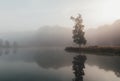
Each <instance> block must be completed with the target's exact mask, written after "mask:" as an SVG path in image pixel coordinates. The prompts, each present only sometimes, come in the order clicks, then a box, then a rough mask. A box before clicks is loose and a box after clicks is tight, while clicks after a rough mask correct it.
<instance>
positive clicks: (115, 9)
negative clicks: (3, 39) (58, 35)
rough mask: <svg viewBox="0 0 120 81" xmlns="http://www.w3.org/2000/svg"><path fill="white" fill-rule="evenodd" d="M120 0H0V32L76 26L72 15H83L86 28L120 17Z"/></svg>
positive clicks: (108, 22)
mask: <svg viewBox="0 0 120 81" xmlns="http://www.w3.org/2000/svg"><path fill="white" fill-rule="evenodd" d="M119 3H120V0H0V32H12V31H27V30H37V29H39V28H40V27H42V26H46V25H48V26H55V25H58V26H63V27H68V28H69V27H70V28H71V27H73V25H74V22H73V21H72V20H70V16H75V17H76V16H77V14H78V13H80V14H81V15H82V18H83V24H84V25H85V28H86V29H87V28H96V27H99V26H101V25H104V24H111V23H113V22H114V21H115V20H118V19H120V9H119V8H120V5H119Z"/></svg>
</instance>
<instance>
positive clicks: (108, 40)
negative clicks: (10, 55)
mask: <svg viewBox="0 0 120 81" xmlns="http://www.w3.org/2000/svg"><path fill="white" fill-rule="evenodd" d="M72 30H73V29H72V28H67V27H62V26H43V27H40V28H39V29H37V30H35V31H34V30H33V31H25V32H14V33H13V32H12V33H3V34H1V35H0V37H1V39H3V40H8V41H9V42H11V43H12V42H14V41H16V42H17V43H18V44H19V46H21V47H41V46H43V47H44V46H64V47H65V46H76V45H75V44H74V43H73V39H72ZM119 31H120V20H117V21H115V22H114V23H112V24H110V25H103V26H99V27H98V28H91V29H88V30H85V37H86V39H87V45H102V46H119V45H120V33H119Z"/></svg>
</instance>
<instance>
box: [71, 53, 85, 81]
mask: <svg viewBox="0 0 120 81" xmlns="http://www.w3.org/2000/svg"><path fill="white" fill-rule="evenodd" d="M86 59H87V57H86V56H85V55H77V56H75V57H74V58H73V62H72V63H73V70H74V72H73V73H74V75H75V78H74V79H73V81H83V76H84V75H85V73H84V68H85V61H86Z"/></svg>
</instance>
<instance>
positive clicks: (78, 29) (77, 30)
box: [71, 14, 87, 47]
mask: <svg viewBox="0 0 120 81" xmlns="http://www.w3.org/2000/svg"><path fill="white" fill-rule="evenodd" d="M71 19H72V20H73V21H74V22H75V25H74V30H73V42H74V43H76V44H78V45H79V47H81V45H85V44H86V42H87V41H86V39H85V37H84V34H85V32H84V31H83V29H84V25H83V24H82V22H83V20H82V17H81V15H80V14H79V15H78V17H76V18H75V17H73V16H71Z"/></svg>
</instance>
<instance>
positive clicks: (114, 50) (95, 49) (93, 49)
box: [65, 46, 120, 55]
mask: <svg viewBox="0 0 120 81" xmlns="http://www.w3.org/2000/svg"><path fill="white" fill-rule="evenodd" d="M65 50H66V51H67V52H77V53H79V52H87V53H104V54H105V53H109V54H114V55H120V46H85V47H81V48H79V47H66V48H65Z"/></svg>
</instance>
